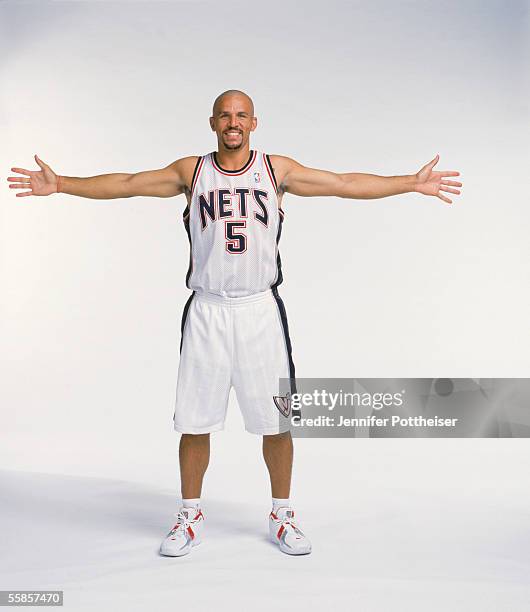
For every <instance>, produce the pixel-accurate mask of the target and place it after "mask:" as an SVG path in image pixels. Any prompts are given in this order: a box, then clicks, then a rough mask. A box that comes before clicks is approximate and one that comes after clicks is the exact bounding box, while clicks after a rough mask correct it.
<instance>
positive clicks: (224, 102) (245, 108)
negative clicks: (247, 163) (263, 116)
mask: <svg viewBox="0 0 530 612" xmlns="http://www.w3.org/2000/svg"><path fill="white" fill-rule="evenodd" d="M253 113H254V109H253V108H252V102H251V101H250V100H248V99H247V98H245V97H243V96H237V95H233V96H225V97H224V98H222V99H221V100H220V102H219V103H218V104H217V107H216V108H215V109H214V111H213V116H212V117H210V126H211V128H212V130H213V131H214V132H215V133H216V134H217V142H218V145H219V149H221V148H224V149H228V150H230V151H237V150H238V149H242V148H243V147H244V146H245V145H246V144H247V143H248V141H249V138H250V132H253V131H254V130H255V129H256V125H257V122H258V120H257V119H256V117H254V116H253Z"/></svg>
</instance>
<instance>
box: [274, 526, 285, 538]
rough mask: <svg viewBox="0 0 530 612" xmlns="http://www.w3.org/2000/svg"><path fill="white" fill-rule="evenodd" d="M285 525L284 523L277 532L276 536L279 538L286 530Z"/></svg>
mask: <svg viewBox="0 0 530 612" xmlns="http://www.w3.org/2000/svg"><path fill="white" fill-rule="evenodd" d="M284 530H285V527H284V526H283V525H282V526H281V527H280V528H279V529H278V533H277V534H276V537H277V538H278V540H279V539H280V538H281V537H282V533H283V532H284Z"/></svg>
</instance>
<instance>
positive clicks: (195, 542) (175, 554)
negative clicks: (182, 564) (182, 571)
mask: <svg viewBox="0 0 530 612" xmlns="http://www.w3.org/2000/svg"><path fill="white" fill-rule="evenodd" d="M201 542H202V540H199V541H195V540H193V542H192V545H191V548H188V550H187V551H186V552H183V553H172V552H162V549H160V550H159V551H158V552H159V554H161V555H162V556H163V557H185V556H186V555H189V554H190V552H191V549H192V548H193V547H195V546H199V544H200V543H201Z"/></svg>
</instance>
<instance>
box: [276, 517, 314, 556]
mask: <svg viewBox="0 0 530 612" xmlns="http://www.w3.org/2000/svg"><path fill="white" fill-rule="evenodd" d="M293 519H294V510H293V509H292V508H278V510H276V512H271V513H270V515H269V534H270V538H271V540H272V542H275V543H276V544H278V545H279V546H280V550H281V551H282V552H284V553H287V554H288V555H308V554H309V553H310V552H311V542H310V541H309V540H308V539H307V537H306V536H305V535H304V533H303V532H302V531H301V530H300V529H299V528H298V527H297V526H296V525H295V524H294V523H293Z"/></svg>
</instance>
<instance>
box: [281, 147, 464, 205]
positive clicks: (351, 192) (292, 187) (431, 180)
mask: <svg viewBox="0 0 530 612" xmlns="http://www.w3.org/2000/svg"><path fill="white" fill-rule="evenodd" d="M438 160H439V156H438V155H436V157H435V158H434V159H433V160H431V161H430V162H429V163H428V164H425V166H423V168H421V170H419V171H418V172H417V173H416V174H409V175H403V176H379V175H377V174H364V173H360V172H349V173H344V174H339V173H336V172H329V171H327V170H317V169H315V168H307V167H305V166H302V164H299V163H298V162H296V161H295V160H294V159H290V158H288V157H284V156H281V155H274V156H273V155H271V162H272V164H273V166H277V167H278V170H279V172H278V174H279V176H278V180H279V182H280V185H279V187H280V189H281V190H282V191H285V192H288V193H293V194H295V195H300V196H337V197H340V198H355V199H375V198H385V197H387V196H392V195H397V194H399V193H408V192H417V193H422V194H424V195H433V196H437V197H438V198H440V200H443V201H444V202H447V203H449V204H451V203H452V200H450V199H449V198H447V197H446V196H445V195H443V193H441V192H443V191H445V192H448V193H455V194H460V191H459V190H458V189H454V187H462V183H460V182H457V181H452V180H449V179H448V178H447V177H449V176H459V174H460V173H459V172H456V171H454V170H444V171H435V170H433V168H434V166H435V165H436V164H437V163H438Z"/></svg>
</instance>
